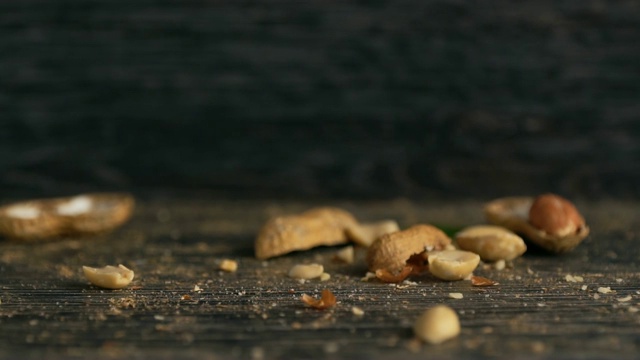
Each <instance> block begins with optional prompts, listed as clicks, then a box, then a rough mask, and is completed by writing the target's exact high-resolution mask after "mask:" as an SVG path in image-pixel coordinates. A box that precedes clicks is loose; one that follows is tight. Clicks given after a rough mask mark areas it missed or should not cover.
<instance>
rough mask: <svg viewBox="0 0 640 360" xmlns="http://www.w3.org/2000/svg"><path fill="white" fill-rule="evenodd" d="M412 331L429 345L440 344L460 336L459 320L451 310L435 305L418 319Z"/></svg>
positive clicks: (444, 306)
mask: <svg viewBox="0 0 640 360" xmlns="http://www.w3.org/2000/svg"><path fill="white" fill-rule="evenodd" d="M413 331H414V333H415V334H416V336H417V337H418V338H420V339H421V340H423V341H426V342H427V343H429V344H440V343H443V342H445V341H447V340H449V339H452V338H454V337H456V336H458V335H459V334H460V320H459V319H458V314H456V312H455V311H454V310H453V309H452V308H450V307H448V306H446V305H437V306H434V307H432V308H431V309H428V310H426V311H425V312H424V313H422V315H420V316H419V317H418V319H417V320H416V322H415V323H414V325H413Z"/></svg>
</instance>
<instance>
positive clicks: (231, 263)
mask: <svg viewBox="0 0 640 360" xmlns="http://www.w3.org/2000/svg"><path fill="white" fill-rule="evenodd" d="M218 269H219V270H222V271H226V272H236V271H237V270H238V262H237V261H235V260H230V259H224V260H222V261H221V262H220V265H218Z"/></svg>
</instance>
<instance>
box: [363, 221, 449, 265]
mask: <svg viewBox="0 0 640 360" xmlns="http://www.w3.org/2000/svg"><path fill="white" fill-rule="evenodd" d="M449 244H451V239H449V237H448V236H447V235H446V234H445V233H444V232H442V231H441V230H440V229H438V228H436V227H434V226H431V225H415V226H413V227H411V228H409V229H406V230H403V231H397V232H394V233H391V234H385V235H382V236H381V237H380V238H379V239H377V240H376V241H374V242H373V244H371V246H370V247H369V249H368V251H367V265H368V267H369V270H370V271H372V272H374V273H375V272H376V270H379V269H384V270H386V271H388V272H390V273H400V272H401V271H402V270H403V269H404V268H405V266H406V265H407V260H409V259H410V258H411V256H412V255H416V254H421V253H424V252H428V251H433V250H442V249H444V248H445V247H446V246H447V245H449Z"/></svg>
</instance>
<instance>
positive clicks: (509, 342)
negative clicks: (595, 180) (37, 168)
mask: <svg viewBox="0 0 640 360" xmlns="http://www.w3.org/2000/svg"><path fill="white" fill-rule="evenodd" d="M321 204H322V205H336V206H340V207H344V208H345V209H348V210H350V211H352V212H353V213H354V214H355V215H356V217H358V218H359V219H360V220H378V219H385V218H393V219H396V220H398V221H399V223H400V225H401V226H402V227H406V226H409V225H413V224H417V223H433V224H436V225H439V226H442V227H444V228H445V229H447V230H449V231H452V230H455V229H457V228H460V227H462V226H465V225H471V224H477V223H482V222H483V221H484V219H483V216H482V212H481V206H482V203H481V202H479V201H459V200H457V201H451V202H442V201H439V202H412V201H409V200H406V199H398V200H394V201H331V202H324V203H321V202H304V201H300V202H294V201H266V200H260V201H229V200H219V199H193V198H159V197H157V198H153V199H148V200H145V201H139V204H138V206H137V208H136V212H135V214H134V217H133V218H132V220H131V221H130V222H129V223H127V224H126V225H125V226H123V227H122V228H120V229H118V230H116V231H115V232H113V233H110V234H107V235H101V236H95V237H88V238H82V239H62V240H60V241H55V242H47V243H37V244H24V243H17V242H11V241H6V240H3V241H0V301H1V303H0V357H2V358H16V357H22V358H25V357H43V356H46V357H47V358H69V357H83V358H85V357H86V358H112V357H117V358H178V357H180V358H197V359H203V358H204V359H208V358H252V359H261V358H325V357H327V358H394V359H397V358H400V357H402V358H424V357H425V356H429V357H436V358H448V357H478V358H479V357H499V358H501V357H504V358H513V357H517V358H523V357H525V358H535V357H544V358H549V357H554V358H556V357H563V358H616V359H620V358H637V356H638V355H637V353H638V350H639V349H638V348H639V347H640V312H638V310H639V309H640V268H639V265H638V263H639V262H640V246H638V241H640V232H639V230H640V225H638V222H637V219H638V218H640V205H638V204H637V203H634V202H620V201H599V202H591V203H580V202H579V203H578V206H579V208H580V209H581V210H582V212H583V213H584V214H585V216H586V218H587V221H588V223H589V225H590V226H591V228H592V234H591V235H590V237H589V238H587V239H586V240H585V242H584V243H583V244H581V245H580V246H579V247H578V248H577V249H576V250H575V251H574V252H572V253H570V254H567V255H563V256H550V255H546V254H544V253H542V252H540V251H529V252H527V253H526V254H525V256H524V257H522V258H520V259H517V260H516V261H514V263H513V267H512V268H506V269H504V270H501V271H498V270H495V269H493V268H491V267H489V266H483V265H481V266H480V267H479V268H478V270H476V275H481V276H485V277H488V278H491V279H493V280H496V281H498V282H499V285H497V286H494V287H484V288H477V287H472V286H471V285H470V283H469V282H468V281H459V282H442V281H437V280H435V279H433V278H431V277H429V276H426V275H425V276H416V277H413V278H411V279H410V280H411V283H410V284H408V285H407V284H400V285H394V284H392V285H390V284H383V283H379V282H376V281H369V282H364V281H362V280H361V278H362V277H363V276H364V275H365V273H366V267H365V265H364V261H363V255H364V251H357V253H356V254H357V261H356V262H355V263H353V264H349V265H345V264H339V263H335V262H333V261H332V256H333V255H334V254H335V252H336V251H337V249H338V248H336V247H333V248H329V247H325V248H318V249H314V250H311V251H306V252H299V253H295V254H290V255H287V256H283V257H280V258H276V259H271V260H268V261H260V260H256V259H255V258H254V256H253V241H254V239H255V235H256V232H257V231H258V229H259V228H260V226H261V225H262V224H263V223H264V221H265V220H266V219H267V218H268V217H270V216H272V215H276V214H287V213H295V212H298V211H301V210H305V209H307V208H310V207H312V206H316V205H321ZM225 258H230V259H234V260H237V261H238V263H239V268H238V271H237V272H235V273H225V272H221V271H218V270H217V264H218V262H219V261H220V260H222V259H225ZM308 262H318V263H322V264H323V265H324V266H325V268H326V271H327V272H329V273H330V274H331V279H330V280H328V281H325V282H320V281H319V280H310V281H307V282H305V283H300V282H299V281H297V280H293V279H290V278H288V277H287V276H286V274H287V271H288V269H289V268H290V267H291V266H292V265H294V264H298V263H308ZM119 263H122V264H124V265H126V266H128V267H130V268H131V269H133V270H134V271H135V273H136V277H135V279H134V281H133V283H132V284H131V286H129V287H128V288H126V289H123V290H101V289H98V288H95V287H93V286H91V285H89V284H88V282H87V281H86V280H85V279H84V277H83V276H82V273H81V266H82V265H90V266H104V265H107V264H113V265H116V264H119ZM567 275H573V276H581V277H583V279H584V281H583V282H569V281H567V279H566V276H567ZM196 286H198V287H199V289H201V290H199V291H197V290H196V289H197V288H196ZM601 287H609V288H610V289H611V290H612V292H611V293H599V292H598V288H601ZM325 288H328V289H330V290H331V291H332V292H333V293H334V294H335V295H336V297H337V299H338V305H337V306H336V307H335V308H333V309H330V310H325V311H320V310H315V309H312V308H309V307H307V306H305V305H304V304H303V303H302V302H301V301H300V296H301V295H302V294H305V293H306V294H310V295H318V294H319V293H320V292H321V291H322V289H325ZM452 292H459V293H462V294H463V296H464V297H463V298H462V299H457V300H456V299H452V298H450V297H449V293H452ZM441 303H443V304H447V305H449V306H451V307H453V308H454V309H455V310H456V311H457V312H458V314H459V316H460V320H461V325H462V332H461V334H460V336H459V337H458V338H456V339H454V340H451V341H448V342H446V343H444V344H442V345H438V346H430V345H424V344H420V343H419V342H417V341H416V340H414V338H413V332H412V330H411V326H412V324H413V322H414V320H415V319H416V317H417V316H418V315H419V314H420V313H421V312H422V311H423V310H424V309H426V308H428V307H430V306H432V305H435V304H441ZM353 306H357V307H360V308H362V309H363V310H364V315H363V316H356V315H354V314H353V313H352V311H351V308H352V307H353Z"/></svg>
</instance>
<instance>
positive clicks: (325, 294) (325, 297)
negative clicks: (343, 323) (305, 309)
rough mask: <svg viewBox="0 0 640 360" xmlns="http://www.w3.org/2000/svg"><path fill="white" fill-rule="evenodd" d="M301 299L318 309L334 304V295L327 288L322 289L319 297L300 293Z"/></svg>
mask: <svg viewBox="0 0 640 360" xmlns="http://www.w3.org/2000/svg"><path fill="white" fill-rule="evenodd" d="M301 300H302V302H304V303H305V304H307V305H309V306H311V307H313V308H316V309H320V310H323V309H327V308H330V307H332V306H335V305H336V297H335V296H334V295H333V293H332V292H331V290H329V289H324V290H322V296H321V298H320V299H314V298H313V297H311V296H309V295H307V294H302V298H301Z"/></svg>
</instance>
